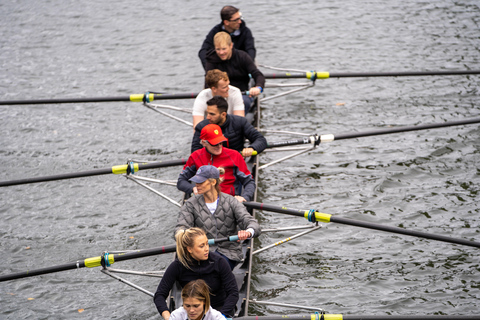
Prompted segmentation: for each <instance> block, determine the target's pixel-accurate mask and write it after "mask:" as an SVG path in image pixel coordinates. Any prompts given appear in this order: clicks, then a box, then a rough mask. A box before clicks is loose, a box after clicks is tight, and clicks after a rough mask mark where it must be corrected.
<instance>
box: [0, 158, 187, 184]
mask: <svg viewBox="0 0 480 320" xmlns="http://www.w3.org/2000/svg"><path fill="white" fill-rule="evenodd" d="M185 163H186V160H185V159H179V160H170V161H163V162H151V163H139V164H136V166H135V172H136V171H137V170H145V169H154V168H163V167H171V166H179V165H184V164H185ZM128 166H129V165H120V166H114V167H111V168H105V169H95V170H89V171H82V172H73V173H64V174H57V175H52V176H44V177H35V178H26V179H19V180H11V181H0V187H7V186H14V185H20V184H28V183H38V182H47V181H54V180H65V179H73V178H82V177H91V176H98V175H104V174H112V173H114V174H122V173H126V172H127V169H128Z"/></svg>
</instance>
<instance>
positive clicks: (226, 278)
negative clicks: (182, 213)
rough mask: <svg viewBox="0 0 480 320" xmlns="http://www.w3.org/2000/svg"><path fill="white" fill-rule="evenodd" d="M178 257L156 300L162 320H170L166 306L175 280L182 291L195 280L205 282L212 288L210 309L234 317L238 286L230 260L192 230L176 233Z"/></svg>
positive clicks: (169, 267) (156, 295) (165, 277)
mask: <svg viewBox="0 0 480 320" xmlns="http://www.w3.org/2000/svg"><path fill="white" fill-rule="evenodd" d="M175 242H176V245H177V248H176V252H177V256H176V258H175V260H174V261H173V262H172V263H171V264H170V265H169V266H168V268H167V270H165V273H164V275H163V277H162V280H161V281H160V283H159V284H158V287H157V291H156V292H155V295H154V297H153V301H154V303H155V306H156V307H157V310H158V312H159V313H160V314H161V315H162V317H163V319H165V320H169V318H170V312H169V311H168V307H167V303H166V301H165V300H167V299H168V297H169V293H170V290H172V288H173V286H174V284H175V282H176V281H178V282H179V283H180V286H181V287H182V288H183V287H185V285H187V284H188V283H189V282H190V281H192V280H197V279H202V280H204V281H205V283H206V284H207V285H208V286H209V287H210V290H211V291H210V303H211V306H212V307H213V308H214V309H216V310H218V311H220V312H221V313H222V314H223V315H224V316H225V317H229V318H231V317H232V316H233V315H234V314H235V305H236V303H237V300H238V287H237V282H236V281H235V276H234V275H233V273H232V270H231V269H230V266H229V265H228V263H227V261H225V258H223V257H222V256H221V255H219V254H218V253H216V252H210V248H209V245H208V239H207V236H206V234H205V231H204V230H202V229H200V228H189V229H186V230H182V232H179V233H177V234H175Z"/></svg>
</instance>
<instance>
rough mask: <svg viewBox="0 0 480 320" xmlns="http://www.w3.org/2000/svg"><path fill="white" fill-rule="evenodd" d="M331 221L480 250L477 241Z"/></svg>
mask: <svg viewBox="0 0 480 320" xmlns="http://www.w3.org/2000/svg"><path fill="white" fill-rule="evenodd" d="M330 221H331V222H336V223H342V224H346V225H350V226H356V227H362V228H368V229H374V230H380V231H385V232H391V233H397V234H404V235H407V236H413V237H419V238H424V239H431V240H437V241H443V242H448V243H455V244H461V245H464V246H470V247H475V248H480V242H475V241H470V240H465V239H456V238H450V237H446V236H442V235H439V234H432V233H426V232H421V231H414V230H407V229H403V228H398V227H390V226H384V225H379V224H376V223H370V222H365V221H360V220H352V219H348V218H342V217H336V216H331V217H330Z"/></svg>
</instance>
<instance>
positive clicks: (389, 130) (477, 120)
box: [334, 118, 480, 140]
mask: <svg viewBox="0 0 480 320" xmlns="http://www.w3.org/2000/svg"><path fill="white" fill-rule="evenodd" d="M474 123H480V118H474V119H466V120H458V121H448V122H443V123H432V124H423V125H418V126H406V127H394V128H385V129H378V130H371V131H365V132H352V133H345V134H338V135H334V137H335V138H334V139H335V140H344V139H352V138H361V137H368V136H376V135H383V134H391V133H399V132H408V131H418V130H427V129H435V128H445V127H452V126H460V125H466V124H474Z"/></svg>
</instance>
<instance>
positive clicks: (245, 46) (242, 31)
mask: <svg viewBox="0 0 480 320" xmlns="http://www.w3.org/2000/svg"><path fill="white" fill-rule="evenodd" d="M220 18H221V19H222V22H220V23H219V24H217V25H216V26H215V27H213V28H212V30H210V32H209V33H208V34H207V36H206V38H205V40H204V41H203V44H202V48H201V49H200V51H199V52H198V57H199V58H200V61H201V62H202V66H203V69H205V67H206V58H205V57H206V55H207V53H208V52H209V51H211V50H212V49H214V47H215V46H214V44H213V37H214V36H215V35H216V34H217V33H218V32H220V31H224V32H227V33H229V34H230V36H231V37H232V41H233V43H234V47H235V48H236V49H239V50H243V51H245V52H246V53H248V55H249V56H250V57H251V58H252V60H253V61H255V55H256V54H257V50H256V49H255V41H254V38H253V35H252V31H250V29H249V28H248V27H247V26H246V23H245V21H243V20H242V13H241V12H240V11H239V9H238V8H235V7H233V6H224V7H223V8H222V10H221V11H220Z"/></svg>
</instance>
